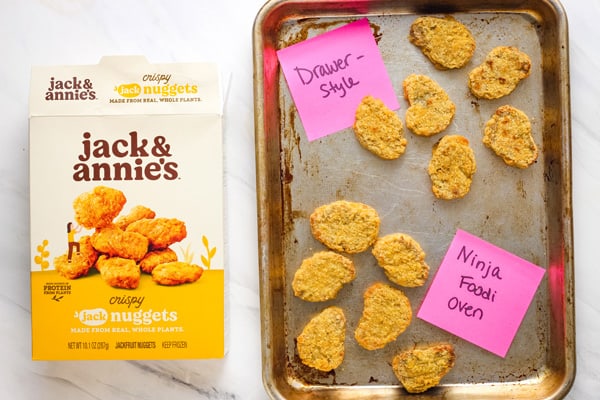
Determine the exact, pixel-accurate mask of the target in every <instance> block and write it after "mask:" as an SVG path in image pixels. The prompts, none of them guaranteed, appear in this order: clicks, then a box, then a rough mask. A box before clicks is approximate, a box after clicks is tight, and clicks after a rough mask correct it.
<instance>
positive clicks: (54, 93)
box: [45, 76, 96, 101]
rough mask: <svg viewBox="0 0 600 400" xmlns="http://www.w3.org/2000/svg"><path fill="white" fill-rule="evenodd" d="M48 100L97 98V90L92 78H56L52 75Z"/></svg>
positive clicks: (46, 96) (47, 94)
mask: <svg viewBox="0 0 600 400" xmlns="http://www.w3.org/2000/svg"><path fill="white" fill-rule="evenodd" d="M45 99H46V101H56V100H96V92H95V91H94V84H93V83H92V81H91V79H88V78H83V79H81V78H78V77H76V76H74V77H72V78H70V79H64V80H61V79H56V78H55V77H53V76H52V77H50V83H49V84H48V89H47V90H46V95H45Z"/></svg>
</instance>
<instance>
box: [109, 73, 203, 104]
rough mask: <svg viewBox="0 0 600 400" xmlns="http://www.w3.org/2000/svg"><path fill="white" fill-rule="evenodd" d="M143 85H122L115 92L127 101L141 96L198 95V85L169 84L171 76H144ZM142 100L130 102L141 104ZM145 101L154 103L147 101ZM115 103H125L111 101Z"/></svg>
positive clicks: (133, 83) (131, 83) (134, 83)
mask: <svg viewBox="0 0 600 400" xmlns="http://www.w3.org/2000/svg"><path fill="white" fill-rule="evenodd" d="M141 80H142V82H143V83H142V84H141V85H140V84H139V83H137V82H130V83H122V84H120V85H118V86H115V88H114V91H115V92H116V93H117V94H118V95H119V96H121V97H124V98H125V99H135V98H136V97H138V96H140V95H149V96H152V95H159V96H162V97H176V96H179V95H193V94H197V93H198V85H193V84H190V83H185V84H180V83H171V84H170V83H169V82H170V81H171V74H146V75H143V76H142V78H141ZM141 101H142V99H135V100H130V101H128V102H141ZM144 101H152V100H149V99H145V100H144ZM111 102H113V103H116V102H123V101H122V100H121V101H111Z"/></svg>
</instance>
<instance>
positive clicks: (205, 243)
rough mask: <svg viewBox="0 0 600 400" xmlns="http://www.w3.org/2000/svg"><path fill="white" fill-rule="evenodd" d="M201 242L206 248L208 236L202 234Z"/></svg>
mask: <svg viewBox="0 0 600 400" xmlns="http://www.w3.org/2000/svg"><path fill="white" fill-rule="evenodd" d="M202 244H203V245H204V247H206V248H207V249H208V238H207V237H206V236H204V235H202Z"/></svg>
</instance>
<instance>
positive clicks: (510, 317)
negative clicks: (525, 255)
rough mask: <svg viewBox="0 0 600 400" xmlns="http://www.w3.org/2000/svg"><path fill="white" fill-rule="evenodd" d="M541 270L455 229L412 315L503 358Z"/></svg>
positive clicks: (529, 300)
mask: <svg viewBox="0 0 600 400" xmlns="http://www.w3.org/2000/svg"><path fill="white" fill-rule="evenodd" d="M544 272H545V270H544V269H543V268H540V267H538V266H537V265H534V264H532V263H530V262H528V261H526V260H523V259H521V258H519V257H517V256H516V255H514V254H511V253H509V252H507V251H505V250H503V249H501V248H499V247H496V246H494V245H492V244H491V243H488V242H486V241H484V240H482V239H480V238H478V237H476V236H473V235H471V234H469V233H467V232H465V231H462V230H458V231H457V232H456V235H455V237H454V239H453V241H452V243H451V244H450V247H449V248H448V251H447V253H446V256H445V257H444V260H443V261H442V264H441V265H440V267H439V269H438V271H437V273H436V275H435V278H434V279H433V282H432V283H431V286H430V287H429V289H428V291H427V294H426V296H425V299H424V300H423V303H422V304H421V307H420V309H419V312H418V313H417V317H419V318H420V319H422V320H425V321H427V322H429V323H431V324H433V325H436V326H438V327H440V328H442V329H444V330H446V331H448V332H450V333H452V334H454V335H456V336H459V337H461V338H463V339H465V340H467V341H469V342H471V343H474V344H476V345H478V346H480V347H482V348H484V349H486V350H488V351H490V352H492V353H494V354H497V355H499V356H500V357H505V356H506V353H507V352H508V349H509V348H510V345H511V343H512V341H513V339H514V337H515V335H516V333H517V330H518V329H519V326H520V325H521V322H522V321H523V317H524V316H525V312H526V311H527V308H529V305H530V303H531V300H532V299H533V296H534V294H535V292H536V291H537V288H538V286H539V284H540V281H541V280H542V277H543V275H544Z"/></svg>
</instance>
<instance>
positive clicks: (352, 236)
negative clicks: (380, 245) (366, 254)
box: [310, 200, 381, 254]
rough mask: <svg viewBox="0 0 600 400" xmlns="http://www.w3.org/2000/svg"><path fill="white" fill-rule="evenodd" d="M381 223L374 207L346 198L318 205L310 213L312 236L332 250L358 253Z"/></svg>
mask: <svg viewBox="0 0 600 400" xmlns="http://www.w3.org/2000/svg"><path fill="white" fill-rule="evenodd" d="M380 223H381V221H380V219H379V215H378V214H377V211H375V209H374V208H372V207H370V206H368V205H366V204H363V203H357V202H351V201H346V200H339V201H334V202H333V203H329V204H325V205H322V206H320V207H317V208H316V209H315V211H313V213H312V214H311V215H310V229H311V231H312V234H313V236H314V237H315V239H317V240H318V241H320V242H321V243H323V244H324V245H325V246H327V247H329V248H330V249H331V250H335V251H340V252H345V253H349V254H354V253H360V252H361V251H365V250H366V249H367V248H368V247H369V246H370V245H372V244H373V243H374V242H375V240H376V239H377V234H378V233H379V225H380Z"/></svg>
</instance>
